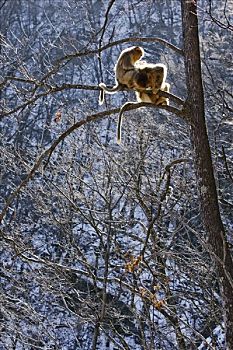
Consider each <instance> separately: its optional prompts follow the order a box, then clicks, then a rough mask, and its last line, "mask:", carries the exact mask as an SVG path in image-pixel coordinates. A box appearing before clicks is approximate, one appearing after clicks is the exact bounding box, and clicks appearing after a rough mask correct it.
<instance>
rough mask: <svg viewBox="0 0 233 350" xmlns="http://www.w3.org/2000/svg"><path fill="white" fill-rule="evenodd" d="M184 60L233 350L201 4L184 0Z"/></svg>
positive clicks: (203, 198)
mask: <svg viewBox="0 0 233 350" xmlns="http://www.w3.org/2000/svg"><path fill="white" fill-rule="evenodd" d="M181 8H182V21H183V40H184V60H185V70H186V83H187V89H188V106H189V113H190V123H191V141H192V146H193V156H194V163H195V171H196V176H197V183H198V190H199V194H200V206H201V214H202V220H203V225H204V227H205V230H206V232H207V235H208V242H209V246H210V252H211V254H212V256H213V257H214V259H215V262H216V265H217V271H218V276H219V284H220V288H221V293H222V302H223V313H224V322H225V332H226V348H227V349H229V350H232V349H233V287H232V286H233V263H232V257H231V254H230V249H229V245H228V243H227V238H226V234H225V231H224V226H223V223H222V220H221V217H220V211H219V206H218V197H217V191H216V185H215V179H214V172H213V164H212V159H211V152H210V146H209V140H208V135H207V130H206V125H205V106H204V94H203V86H202V77H201V62H200V51H199V35H198V19H197V4H196V1H195V0H189V1H188V0H182V1H181Z"/></svg>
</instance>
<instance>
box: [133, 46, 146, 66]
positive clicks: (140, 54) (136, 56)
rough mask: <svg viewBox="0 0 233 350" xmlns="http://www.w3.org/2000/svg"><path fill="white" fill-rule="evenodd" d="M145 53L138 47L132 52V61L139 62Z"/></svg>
mask: <svg viewBox="0 0 233 350" xmlns="http://www.w3.org/2000/svg"><path fill="white" fill-rule="evenodd" d="M143 55H144V51H143V49H142V48H141V47H139V46H136V47H135V48H134V49H133V51H132V61H133V63H135V62H136V61H138V60H139V59H140V58H141V57H143Z"/></svg>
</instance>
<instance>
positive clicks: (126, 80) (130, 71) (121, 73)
mask: <svg viewBox="0 0 233 350" xmlns="http://www.w3.org/2000/svg"><path fill="white" fill-rule="evenodd" d="M143 56H144V50H143V48H142V47H140V46H131V47H129V48H127V49H125V50H123V51H122V52H121V54H120V56H119V58H118V60H117V63H116V65H115V68H114V71H115V80H116V84H115V86H113V87H112V88H108V87H107V86H106V85H105V84H104V83H100V84H99V87H100V88H101V90H100V95H99V104H100V105H101V104H103V102H104V94H105V92H106V93H108V94H114V93H115V92H117V91H119V90H122V89H124V88H129V89H133V88H134V78H133V77H134V74H135V63H136V62H137V61H139V60H140V59H141V58H142V57H143Z"/></svg>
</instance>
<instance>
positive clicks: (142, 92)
mask: <svg viewBox="0 0 233 350" xmlns="http://www.w3.org/2000/svg"><path fill="white" fill-rule="evenodd" d="M166 77H167V67H166V66H165V65H164V64H162V63H157V64H153V63H147V62H137V63H136V64H135V72H134V75H133V87H134V89H135V90H136V96H137V101H138V102H148V103H153V104H155V105H157V106H159V105H160V106H165V105H168V104H169V99H168V98H166V97H163V96H159V95H158V92H159V90H162V91H165V92H169V91H170V84H168V83H166V82H165V80H166ZM123 107H124V106H123ZM122 116H123V111H122V110H121V112H120V114H119V118H118V125H117V143H118V144H120V143H121V124H122Z"/></svg>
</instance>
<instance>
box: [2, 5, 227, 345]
mask: <svg viewBox="0 0 233 350" xmlns="http://www.w3.org/2000/svg"><path fill="white" fill-rule="evenodd" d="M0 11H1V16H0V29H1V38H0V39H1V41H0V45H1V46H0V50H1V56H0V69H1V71H0V88H1V91H0V99H1V101H0V108H1V111H0V115H1V116H0V147H1V151H0V152H1V158H0V162H1V188H0V208H1V210H2V215H1V219H2V222H1V232H0V237H1V248H0V252H1V273H0V278H1V294H0V304H1V311H0V320H1V323H0V350H5V349H6V350H8V349H10V350H11V349H16V350H21V349H22V350H29V349H30V350H34V349H46V350H55V349H62V350H63V349H64V350H74V349H80V350H89V349H90V350H95V349H99V350H108V349H109V350H113V349H114V350H120V349H121V350H123V349H124V350H141V349H143V350H153V349H154V350H159V349H161V350H173V349H178V350H184V349H187V350H192V349H199V350H204V349H218V350H221V349H222V350H225V349H226V345H225V343H224V332H225V330H224V322H223V305H222V300H221V297H220V290H219V285H218V277H217V275H216V266H215V262H214V257H213V256H212V255H211V253H210V250H209V245H208V241H207V237H206V232H205V229H204V228H203V226H202V223H201V217H200V209H199V196H198V192H197V185H196V180H195V172H194V168H193V160H192V151H191V147H190V136H189V127H188V126H187V124H186V123H185V122H184V121H183V120H182V119H179V118H178V117H177V116H176V115H174V114H172V113H170V112H168V111H166V110H161V109H154V108H140V109H136V110H133V111H128V112H125V117H124V121H123V130H122V144H121V145H120V146H119V145H118V144H117V143H116V123H117V116H118V112H117V113H116V112H114V111H115V110H114V109H115V108H118V107H120V106H121V105H122V104H123V103H125V102H126V101H135V95H134V93H133V92H129V91H123V92H119V93H117V94H115V95H107V96H106V104H105V105H103V106H99V105H98V95H99V88H98V84H99V83H100V82H105V83H106V84H107V85H111V86H112V85H113V84H114V71H113V68H114V64H115V62H116V60H117V57H118V56H119V54H120V52H121V50H123V49H124V48H126V47H128V46H132V45H135V44H137V45H140V46H142V47H143V48H144V50H145V52H146V55H145V59H146V60H147V61H149V62H153V63H157V62H162V63H164V64H166V65H167V66H168V78H167V81H168V82H169V83H170V84H171V92H172V93H173V94H175V95H177V96H179V97H180V98H181V99H183V100H185V98H186V96H187V89H186V84H185V73H184V63H183V57H182V55H181V54H180V53H179V52H178V51H175V50H172V48H169V47H167V46H165V45H163V44H162V43H160V42H158V41H156V40H155V41H154V42H153V40H152V41H151V42H147V41H146V40H144V41H143V40H142V41H139V38H146V37H150V38H161V39H163V40H165V41H167V42H169V43H171V44H173V45H175V46H177V47H178V48H182V22H181V9H180V1H179V0H177V1H176V0H124V1H119V0H1V1H0ZM232 14H233V1H232V0H228V1H227V0H214V1H211V0H210V1H205V0H200V1H198V18H199V31H200V38H199V39H200V49H201V59H202V77H203V83H204V92H205V112H206V122H207V127H208V136H209V142H210V145H211V151H212V159H213V164H214V171H215V179H216V184H217V189H218V198H219V206H220V210H221V216H222V220H223V223H224V226H225V230H226V232H227V235H228V241H229V242H230V243H231V244H233V236H232V226H233V225H232V216H231V213H232V207H233V202H232V184H233V178H232V160H233V154H232V111H233V110H232V99H233V89H232V86H233V69H232V62H233V54H232V47H233V42H232V30H233V23H232ZM128 38H134V39H135V38H138V41H134V40H133V39H129V40H128ZM122 39H125V40H122ZM119 40H122V42H120V43H119V42H118V41H119ZM135 40H136V39H135ZM109 43H113V44H111V45H108V44H109ZM114 43H115V44H114ZM106 45H107V47H106V49H105V48H104V47H105V46H106ZM102 48H104V49H102ZM105 111H106V113H105ZM99 112H103V113H102V114H101V113H100V114H99V115H98V117H97V118H94V117H93V118H92V116H95V115H96V114H98V113H99ZM78 122H80V125H79V127H77V128H74V130H72V131H70V132H69V133H68V132H66V131H67V130H70V128H71V127H72V125H77V123H78ZM59 137H60V139H59ZM51 145H54V149H53V150H52V152H50V153H46V150H48V149H49V147H51ZM55 146H56V147H55ZM41 157H42V158H41ZM37 165H38V166H37ZM32 169H33V171H32Z"/></svg>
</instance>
